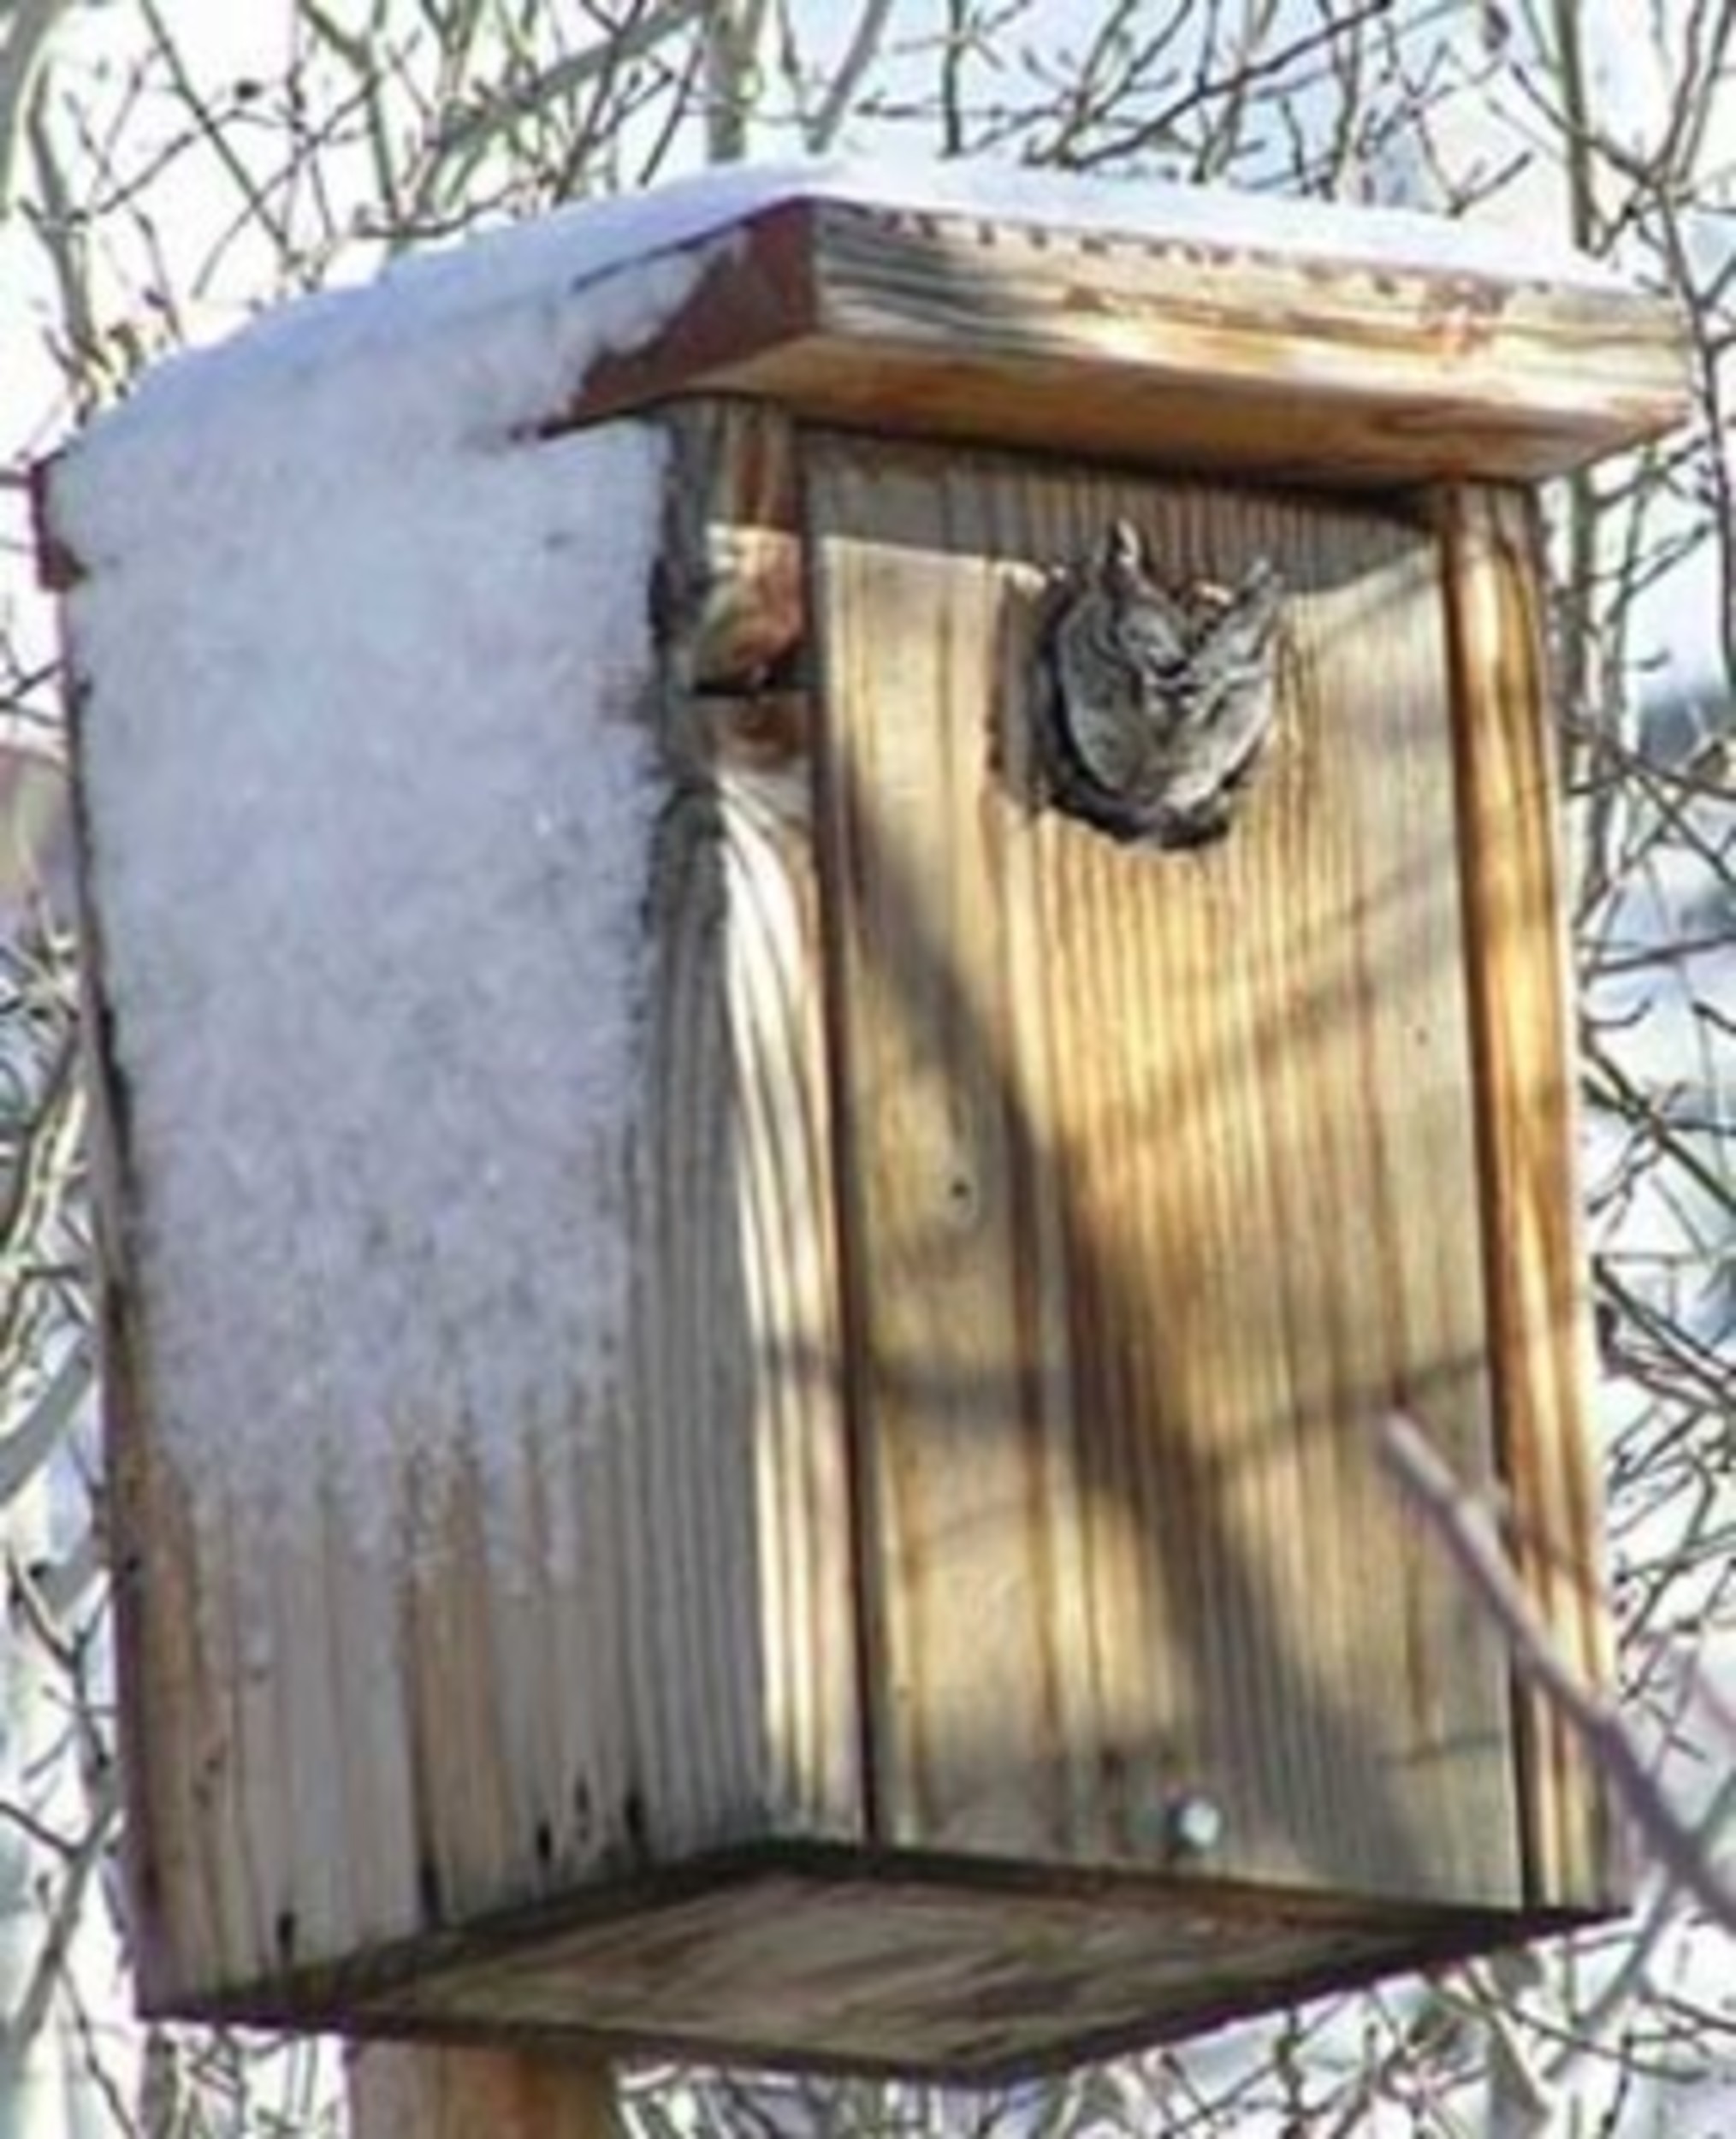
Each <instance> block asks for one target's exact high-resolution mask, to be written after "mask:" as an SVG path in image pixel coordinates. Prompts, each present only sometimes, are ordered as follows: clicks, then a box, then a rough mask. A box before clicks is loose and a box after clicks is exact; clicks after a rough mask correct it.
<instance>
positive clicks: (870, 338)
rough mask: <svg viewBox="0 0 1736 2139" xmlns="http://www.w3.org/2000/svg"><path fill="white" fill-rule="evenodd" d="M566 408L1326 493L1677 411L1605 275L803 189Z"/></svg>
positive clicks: (1542, 463) (1648, 306)
mask: <svg viewBox="0 0 1736 2139" xmlns="http://www.w3.org/2000/svg"><path fill="white" fill-rule="evenodd" d="M708 244H710V246H711V250H710V253H709V264H708V267H707V269H706V270H705V272H704V273H703V275H702V277H701V278H700V280H699V281H698V283H697V286H696V290H695V293H694V294H693V296H692V297H691V298H690V299H689V300H688V302H687V303H686V304H685V305H683V306H681V307H680V308H679V309H678V311H676V313H675V314H674V316H673V317H672V318H671V320H670V321H669V322H668V323H667V325H666V326H665V327H664V329H662V330H661V332H660V333H659V334H658V335H655V336H654V337H653V338H652V340H651V341H649V343H647V344H644V345H642V346H640V347H637V348H635V349H632V350H631V351H627V352H625V353H622V354H621V355H619V357H614V358H610V357H607V356H606V357H603V358H600V359H599V360H598V361H597V362H596V363H595V364H593V365H592V366H591V368H590V370H589V371H588V373H587V374H586V379H585V385H584V390H583V393H582V394H581V395H580V397H579V398H578V401H577V402H576V404H575V405H574V406H573V407H572V409H571V410H570V411H568V412H566V415H565V416H564V417H562V418H559V419H557V422H572V421H581V422H582V421H589V420H591V419H593V418H596V417H598V416H602V415H608V414H614V413H618V412H621V411H622V410H625V409H630V408H635V407H641V406H645V405H646V404H648V403H650V402H655V401H658V400H664V399H667V397H668V396H670V395H672V394H678V393H684V392H686V393H691V392H696V391H697V392H713V393H729V394H751V395H755V396H758V397H762V398H765V399H767V400H773V401H776V402H778V403H779V404H781V405H782V406H784V407H785V409H786V410H789V411H792V412H797V413H799V414H801V415H803V416H805V417H809V418H815V419H818V420H822V421H826V422H829V423H833V424H851V425H859V426H861V427H862V428H864V429H867V430H872V431H874V433H875V434H876V435H878V436H889V435H893V434H896V433H900V432H902V433H905V434H915V435H923V436H946V437H961V438H967V439H974V440H977V441H984V442H993V443H997V444H999V445H1003V446H1029V447H1035V448H1037V449H1040V450H1042V451H1046V452H1054V453H1066V452H1071V453H1075V454H1081V455H1082V454H1099V455H1102V456H1105V457H1111V456H1112V457H1113V458H1115V459H1117V460H1119V461H1122V462H1123V463H1144V464H1146V465H1150V464H1153V463H1164V464H1165V465H1169V466H1171V467H1192V468H1198V469H1210V468H1235V469H1241V470H1244V471H1248V470H1257V471H1259V474H1260V475H1261V477H1263V478H1265V479H1267V480H1271V479H1274V478H1280V477H1296V478H1300V477H1306V479H1308V480H1309V481H1311V482H1314V483H1326V484H1330V485H1333V486H1335V487H1336V486H1342V485H1346V484H1357V483H1360V484H1367V483H1376V482H1378V483H1385V482H1390V481H1393V480H1395V479H1402V480H1414V479H1416V478H1418V477H1424V476H1441V475H1461V476H1464V475H1476V476H1483V477H1506V478H1513V479H1520V478H1525V479H1529V478H1534V477H1541V476H1545V475H1550V474H1555V473H1559V472H1561V471H1562V470H1564V469H1567V468H1570V467H1573V466H1575V465H1579V464H1580V463H1582V462H1584V461H1585V460H1587V459H1591V458H1593V457H1595V456H1596V455H1597V454H1598V453H1608V452H1610V451H1612V450H1614V449H1615V448H1616V447H1620V446H1623V445H1629V444H1632V443H1635V442H1637V441H1639V440H1640V439H1642V438H1645V437H1650V436H1655V435H1656V433H1657V432H1658V431H1660V430H1665V429H1667V428H1668V427H1669V426H1670V425H1671V424H1674V423H1677V422H1680V421H1681V420H1683V419H1684V418H1685V416H1686V410H1687V400H1686V360H1685V357H1684V353H1683V350H1684V343H1683V340H1682V334H1681V329H1680V322H1679V320H1678V319H1677V317H1675V315H1674V312H1673V311H1672V310H1671V308H1670V307H1668V305H1662V304H1660V303H1659V302H1657V301H1656V299H1648V298H1643V297H1640V296H1638V295H1635V294H1630V293H1626V292H1624V291H1622V290H1620V289H1619V288H1613V287H1612V288H1609V289H1596V290H1592V289H1588V288H1586V287H1583V286H1578V287H1576V286H1566V285H1556V286H1552V285H1550V284H1549V283H1548V282H1547V281H1540V280H1538V279H1534V278H1528V277H1526V278H1521V277H1520V276H1515V275H1514V274H1513V273H1511V272H1510V271H1506V272H1498V271H1491V272H1490V273H1487V274H1483V275H1478V274H1472V273H1466V272H1464V271H1462V270H1456V269H1454V270H1448V269H1437V270H1429V269H1427V268H1417V267H1407V266H1405V265H1403V264H1396V263H1389V264H1382V265H1378V266H1374V265H1369V264H1354V263H1350V262H1347V261H1345V260H1344V259H1343V258H1339V257H1336V256H1335V254H1334V252H1333V251H1332V249H1331V245H1330V239H1329V238H1327V237H1325V236H1324V235H1323V240H1322V252H1321V254H1320V257H1319V258H1301V257H1296V256H1295V255H1291V256H1289V257H1286V256H1285V255H1284V254H1283V252H1277V251H1264V250H1262V249H1261V248H1260V246H1259V243H1258V240H1257V237H1256V238H1251V239H1250V240H1249V241H1248V242H1247V243H1244V244H1241V245H1239V246H1238V245H1235V244H1232V243H1231V242H1229V241H1228V240H1209V239H1205V238H1202V236H1201V235H1200V233H1199V232H1198V231H1197V229H1196V230H1194V231H1192V232H1184V231H1178V232H1177V233H1176V235H1175V236H1174V237H1172V238H1168V239H1165V238H1164V237H1162V236H1144V237H1129V236H1126V235H1120V234H1116V233H1114V232H1112V231H1107V232H1100V231H1091V232H1066V231H1061V230H1056V229H1040V228H1032V227H1029V226H1023V225H1021V224H1020V223H1019V222H1017V220H1016V217H1013V216H1008V217H1005V218H999V217H995V218H990V217H987V216H963V215H957V214H944V213H942V214H936V213H933V212H930V211H926V210H925V211H921V212H918V211H915V210H901V209H899V208H898V206H897V205H896V204H888V205H886V207H884V208H872V207H868V206H864V205H862V204H845V203H841V202H838V201H827V200H823V199H811V200H801V199H797V200H792V201H790V202H787V203H785V204H781V205H779V206H776V207H772V208H767V209H764V210H761V211H759V212H758V213H756V214H754V215H751V216H747V217H746V218H744V221H743V222H742V223H741V224H740V225H739V226H738V227H737V228H735V229H733V230H732V232H731V233H730V234H729V237H728V239H727V240H726V241H724V242H716V241H715V240H710V241H708Z"/></svg>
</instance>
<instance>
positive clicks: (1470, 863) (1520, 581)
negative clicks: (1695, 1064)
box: [1437, 487, 1632, 1912]
mask: <svg viewBox="0 0 1736 2139" xmlns="http://www.w3.org/2000/svg"><path fill="white" fill-rule="evenodd" d="M1437 503H1438V507H1439V513H1440V524H1441V527H1442V532H1443V541H1444V545H1445V568H1446V574H1447V609H1448V647H1449V660H1450V661H1451V663H1452V667H1453V674H1454V695H1455V703H1456V705H1457V706H1458V708H1459V711H1460V718H1458V719H1457V720H1455V723H1454V734H1455V750H1456V753H1457V763H1458V773H1459V780H1460V821H1461V827H1462V830H1461V841H1462V851H1463V856H1464V867H1463V869H1462V871H1461V877H1462V880H1463V884H1464V887H1465V913H1466V944H1467V954H1468V955H1467V969H1468V974H1469V980H1470V996H1471V1008H1472V1056H1473V1062H1474V1064H1475V1075H1476V1076H1477V1080H1478V1087H1479V1090H1480V1093H1481V1097H1482V1103H1481V1105H1479V1107H1478V1123H1479V1125H1480V1134H1481V1135H1482V1139H1483V1147H1484V1148H1483V1174H1484V1178H1483V1195H1484V1238H1485V1241H1486V1244H1487V1262H1488V1271H1489V1295H1490V1296H1489V1316H1490V1342H1491V1347H1492V1350H1493V1354H1494V1358H1495V1362H1496V1377H1495V1382H1496V1407H1497V1430H1498V1436H1499V1443H1500V1447H1499V1460H1500V1462H1501V1466H1502V1473H1503V1476H1504V1478H1505V1480H1506V1483H1507V1486H1508V1492H1509V1494H1510V1496H1511V1502H1512V1532H1513V1548H1514V1553H1515V1555H1516V1559H1517V1561H1518V1564H1519V1567H1520V1571H1521V1573H1522V1574H1523V1577H1524V1579H1525V1581H1526V1586H1527V1589H1528V1591H1529V1592H1530V1594H1531V1596H1532V1600H1533V1602H1534V1603H1536V1605H1537V1606H1538V1609H1539V1610H1540V1611H1541V1612H1542V1614H1543V1618H1544V1620H1545V1621H1546V1623H1547V1624H1548V1626H1549V1628H1550V1630H1551V1632H1552V1634H1553V1635H1554V1638H1555V1640H1556V1641H1557V1642H1558V1643H1559V1644H1560V1646H1561V1652H1562V1655H1563V1656H1564V1658H1565V1660H1566V1661H1567V1663H1568V1664H1569V1665H1570V1667H1571V1668H1573V1669H1574V1670H1575V1671H1576V1672H1578V1673H1579V1674H1581V1675H1582V1676H1583V1677H1584V1678H1585V1679H1586V1680H1588V1681H1589V1682H1591V1683H1592V1684H1594V1685H1597V1686H1600V1687H1603V1688H1605V1689H1607V1688H1608V1687H1609V1686H1611V1684H1612V1683H1613V1679H1614V1664H1613V1650H1614V1643H1613V1633H1612V1628H1611V1623H1610V1617H1609V1606H1608V1602H1607V1596H1608V1592H1607V1585H1606V1579H1605V1569H1604V1565H1603V1501H1602V1493H1601V1489H1600V1486H1599V1483H1598V1480H1597V1475H1596V1472H1595V1468H1594V1458H1593V1453H1592V1449H1591V1441H1590V1436H1591V1419H1590V1416H1589V1411H1590V1407H1589V1403H1588V1401H1587V1395H1588V1392H1589V1389H1590V1386H1591V1336H1590V1330H1591V1315H1590V1301H1589V1295H1588V1291H1587V1282H1588V1281H1587V1268H1588V1265H1587V1262H1586V1258H1585V1245H1584V1241H1583V1238H1582V1219H1581V1203H1580V1197H1579V1135H1578V1110H1577V1104H1576V1098H1577V1087H1576V1082H1575V1079H1574V1076H1573V1063H1574V1060H1575V1047H1574V1040H1573V1012H1572V996H1571V986H1572V984H1571V964H1570V961H1569V957H1568V951H1567V940H1566V930H1567V922H1566V917H1565V909H1564V904H1563V897H1562V882H1563V877H1564V870H1563V868H1562V862H1561V854H1560V841H1561V812H1560V808H1559V796H1558V791H1557V773H1556V765H1555V750H1554V747H1553V732H1552V729H1551V726H1550V695H1549V654H1548V646H1547V642H1546V633H1545V626H1544V621H1543V612H1542V601H1541V591H1540V590H1541V586H1542V576H1541V575H1542V545H1541V533H1540V530H1539V527H1538V519H1537V510H1536V504H1535V501H1534V500H1533V499H1532V498H1530V497H1529V496H1527V495H1525V494H1524V493H1522V492H1518V491H1514V490H1502V489H1478V488H1468V487H1467V488H1456V487H1455V488H1453V489H1446V490H1443V492H1442V494H1441V495H1440V497H1439V499H1438V501H1437ZM1540 1065H1541V1067H1540ZM1516 1703H1517V1724H1518V1748H1519V1757H1520V1803H1521V1818H1522V1821H1523V1826H1524V1831H1523V1834H1522V1837H1521V1840H1522V1844H1523V1847H1524V1852H1525V1859H1526V1880H1527V1885H1528V1887H1529V1889H1530V1891H1531V1893H1532V1895H1533V1896H1534V1897H1535V1899H1537V1900H1538V1902H1539V1903H1540V1904H1543V1905H1568V1906H1572V1907H1575V1908H1585V1909H1590V1910H1592V1911H1604V1912H1608V1911H1619V1910H1620V1909H1622V1908H1624V1907H1626V1905H1628V1904H1629V1903H1630V1902H1631V1900H1632V1875H1631V1867H1630V1865H1629V1864H1628V1863H1626V1852H1625V1850H1624V1848H1623V1846H1622V1839H1621V1836H1620V1833H1619V1831H1618V1829H1617V1827H1616V1823H1615V1816H1614V1809H1613V1806H1612V1804H1611V1802H1610V1800H1609V1793H1608V1792H1607V1790H1606V1788H1605V1787H1604V1786H1603V1783H1602V1781H1601V1779H1600V1778H1599V1776H1598V1775H1597V1771H1596V1769H1595V1768H1594V1767H1593V1765H1592V1763H1591V1761H1590V1760H1589V1759H1588V1758H1587V1757H1586V1755H1585V1752H1584V1751H1583V1749H1582V1748H1581V1746H1580V1745H1579V1741H1578V1740H1577V1739H1575V1737H1574V1736H1573V1733H1571V1732H1570V1731H1569V1730H1568V1728H1567V1726H1566V1724H1565V1723H1564V1722H1563V1721H1562V1720H1561V1717H1560V1716H1559V1715H1556V1714H1555V1712H1554V1710H1553V1709H1550V1708H1549V1706H1548V1704H1547V1703H1545V1702H1544V1701H1543V1699H1542V1698H1541V1697H1540V1696H1538V1695H1537V1694H1534V1693H1531V1692H1526V1690H1525V1689H1523V1688H1517V1689H1516Z"/></svg>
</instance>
